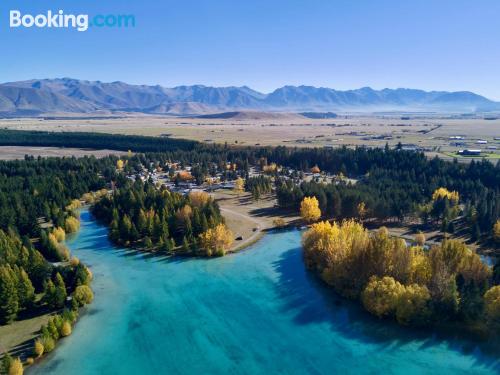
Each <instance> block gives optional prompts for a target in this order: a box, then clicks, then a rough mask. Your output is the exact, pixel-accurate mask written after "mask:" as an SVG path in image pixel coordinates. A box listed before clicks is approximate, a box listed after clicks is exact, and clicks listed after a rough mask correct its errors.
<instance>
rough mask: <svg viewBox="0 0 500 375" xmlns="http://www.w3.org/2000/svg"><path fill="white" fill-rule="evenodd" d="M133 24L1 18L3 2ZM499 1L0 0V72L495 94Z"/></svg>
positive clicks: (11, 76)
mask: <svg viewBox="0 0 500 375" xmlns="http://www.w3.org/2000/svg"><path fill="white" fill-rule="evenodd" d="M60 9H61V10H63V11H64V13H66V14H69V13H75V14H89V15H92V16H93V15H96V14H105V15H107V14H115V15H122V14H126V15H129V14H132V15H134V16H135V20H136V25H135V27H133V28H95V27H94V28H90V29H89V30H88V31H86V32H78V31H76V30H70V29H54V28H52V29H47V28H46V29H40V28H10V27H9V12H10V11H11V10H19V11H21V13H22V14H23V15H24V14H33V15H36V14H42V13H45V14H46V13H47V11H48V10H52V11H54V12H57V11H58V10H60ZM499 19H500V1H498V0H474V1H471V0H418V1H410V0H398V1H392V0H251V1H250V0H2V1H1V2H0V48H1V49H0V51H1V52H0V82H8V81H17V80H25V79H32V78H55V77H72V78H79V79H88V80H101V81H106V82H108V81H109V82H112V81H124V82H127V83H132V84H152V85H155V84H159V85H163V86H168V87H172V86H177V85H191V84H204V85H211V86H232V85H235V86H243V85H246V86H249V87H251V88H253V89H256V90H259V91H261V92H266V93H267V92H270V91H272V90H274V89H276V88H278V87H281V86H284V85H313V86H322V87H331V88H335V89H341V90H345V89H355V88H360V87H364V86H371V87H373V88H375V89H382V88H385V87H388V88H398V87H407V88H419V89H424V90H449V91H461V90H469V91H473V92H476V93H478V94H481V95H484V96H486V97H488V98H491V99H495V100H500V23H499V22H498V20H499Z"/></svg>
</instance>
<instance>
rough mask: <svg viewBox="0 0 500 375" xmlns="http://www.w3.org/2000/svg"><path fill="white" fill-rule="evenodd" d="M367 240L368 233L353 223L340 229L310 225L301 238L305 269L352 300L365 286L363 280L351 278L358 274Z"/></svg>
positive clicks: (334, 224) (322, 223) (320, 223)
mask: <svg viewBox="0 0 500 375" xmlns="http://www.w3.org/2000/svg"><path fill="white" fill-rule="evenodd" d="M368 239H369V235H368V232H367V231H366V230H365V229H364V228H363V226H362V225H361V224H359V223H356V222H355V221H353V220H348V221H344V222H342V223H341V224H340V225H339V224H337V223H333V224H330V223H329V222H328V221H323V222H319V223H316V224H313V225H312V226H311V228H310V229H309V230H307V231H306V232H305V233H304V235H303V237H302V245H303V247H304V258H305V261H306V266H308V267H309V268H313V269H315V270H316V272H317V273H318V274H319V275H320V277H321V278H322V279H323V280H324V281H325V282H326V283H328V284H330V285H332V286H333V287H334V288H335V289H336V290H337V291H338V292H339V293H341V294H343V295H347V296H352V297H354V296H355V295H356V294H355V293H356V290H357V289H359V288H361V287H362V286H364V284H363V282H364V280H363V281H360V280H358V279H357V278H354V277H353V275H355V274H357V272H359V271H360V264H359V263H360V262H361V261H362V260H361V253H362V251H363V249H365V248H366V247H367V246H368ZM353 272H354V273H353ZM360 284H362V285H360Z"/></svg>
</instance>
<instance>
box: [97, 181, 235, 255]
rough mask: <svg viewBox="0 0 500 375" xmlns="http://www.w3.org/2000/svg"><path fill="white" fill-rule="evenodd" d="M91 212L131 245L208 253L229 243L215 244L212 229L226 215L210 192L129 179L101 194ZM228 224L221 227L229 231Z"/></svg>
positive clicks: (112, 233)
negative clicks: (184, 190)
mask: <svg viewBox="0 0 500 375" xmlns="http://www.w3.org/2000/svg"><path fill="white" fill-rule="evenodd" d="M91 212H92V214H93V215H94V216H95V217H96V218H97V219H99V220H101V221H103V222H104V223H105V224H106V225H107V226H108V227H109V238H110V239H111V240H112V241H113V242H114V243H116V244H120V245H124V246H127V247H136V248H144V249H147V250H158V251H162V252H164V253H167V254H173V253H176V254H185V255H187V254H193V255H208V256H210V255H212V253H214V254H216V253H217V251H219V250H221V249H224V250H227V248H228V246H227V245H223V246H222V248H218V247H217V246H215V247H216V248H212V247H210V245H209V239H208V235H207V233H209V234H210V233H212V232H210V230H215V229H216V228H218V226H219V225H221V224H222V225H223V224H224V218H223V217H222V215H221V213H220V210H219V207H218V205H217V204H216V203H215V202H214V201H213V200H212V199H211V198H210V196H209V195H208V194H207V193H205V192H192V193H190V194H189V195H182V194H179V193H173V192H170V191H169V190H168V189H166V188H164V187H161V188H160V189H158V188H157V187H156V186H155V185H154V184H153V183H151V182H149V181H146V182H143V181H142V180H140V179H136V180H135V181H130V180H129V179H125V180H124V183H123V184H122V185H120V186H119V187H118V188H116V189H115V190H114V192H113V194H112V195H110V196H105V197H103V198H102V199H100V200H98V201H97V202H96V203H95V204H94V205H93V206H92V207H91ZM224 228H225V226H224V225H223V226H222V227H220V229H219V232H218V233H220V234H224ZM221 231H222V232H221ZM202 234H204V236H205V237H202ZM227 237H231V236H227ZM204 238H205V239H206V240H205V242H203V241H201V240H202V239H204ZM231 240H232V237H231ZM221 251H222V250H221Z"/></svg>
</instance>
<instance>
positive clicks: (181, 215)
mask: <svg viewBox="0 0 500 375" xmlns="http://www.w3.org/2000/svg"><path fill="white" fill-rule="evenodd" d="M191 216H193V209H192V208H191V206H190V205H187V204H186V205H184V206H183V207H182V208H181V209H179V210H177V212H176V213H175V217H176V219H177V220H178V221H181V222H186V221H187V220H188V219H189V218H191Z"/></svg>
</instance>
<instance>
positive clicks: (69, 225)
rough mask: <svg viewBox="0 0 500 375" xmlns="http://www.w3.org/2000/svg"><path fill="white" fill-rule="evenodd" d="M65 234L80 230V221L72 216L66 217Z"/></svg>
mask: <svg viewBox="0 0 500 375" xmlns="http://www.w3.org/2000/svg"><path fill="white" fill-rule="evenodd" d="M64 229H65V230H66V233H75V232H78V230H79V229H80V221H79V220H78V219H77V218H76V217H74V216H68V217H67V218H66V221H65V222H64Z"/></svg>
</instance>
